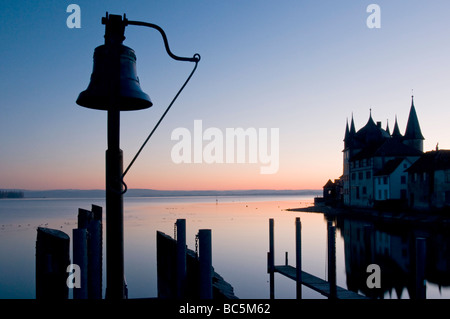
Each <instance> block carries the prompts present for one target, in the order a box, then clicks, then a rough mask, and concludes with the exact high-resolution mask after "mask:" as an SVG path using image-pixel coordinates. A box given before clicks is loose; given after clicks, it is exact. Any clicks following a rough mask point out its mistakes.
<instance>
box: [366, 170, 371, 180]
mask: <svg viewBox="0 0 450 319" xmlns="http://www.w3.org/2000/svg"><path fill="white" fill-rule="evenodd" d="M370 177H371V174H370V171H367V172H366V179H369V178H370Z"/></svg>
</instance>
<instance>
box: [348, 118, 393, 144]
mask: <svg viewBox="0 0 450 319" xmlns="http://www.w3.org/2000/svg"><path fill="white" fill-rule="evenodd" d="M389 137H390V135H389V134H388V133H387V132H386V131H385V130H384V129H382V128H381V127H379V126H378V125H377V124H375V122H374V120H373V119H372V113H371V114H370V116H369V120H368V121H367V124H366V125H364V127H362V128H361V129H360V130H359V131H358V132H356V134H355V139H356V140H357V141H359V142H360V143H362V144H363V145H370V144H372V145H373V144H379V143H382V142H383V140H384V139H386V138H389Z"/></svg>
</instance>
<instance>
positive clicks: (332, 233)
mask: <svg viewBox="0 0 450 319" xmlns="http://www.w3.org/2000/svg"><path fill="white" fill-rule="evenodd" d="M327 228H328V282H329V283H330V296H329V298H330V299H335V298H336V227H335V226H333V222H332V221H328V227H327Z"/></svg>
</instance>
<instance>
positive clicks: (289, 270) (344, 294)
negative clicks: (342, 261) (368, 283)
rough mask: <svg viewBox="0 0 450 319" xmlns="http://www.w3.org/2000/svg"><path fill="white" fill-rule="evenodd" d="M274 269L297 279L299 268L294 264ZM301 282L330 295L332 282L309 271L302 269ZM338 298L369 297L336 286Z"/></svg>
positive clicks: (327, 295) (325, 294)
mask: <svg viewBox="0 0 450 319" xmlns="http://www.w3.org/2000/svg"><path fill="white" fill-rule="evenodd" d="M274 271H275V272H277V273H280V274H281V275H283V276H286V277H288V278H290V279H292V280H295V281H297V269H295V267H292V266H286V265H281V266H275V267H274ZM301 278H302V279H301V284H302V285H304V286H306V287H308V288H311V289H312V290H315V291H317V292H319V293H320V294H322V295H324V296H326V297H328V298H329V297H330V296H331V294H330V283H329V282H328V281H325V280H323V279H321V278H319V277H316V276H314V275H311V274H310V273H307V272H305V271H302V277H301ZM336 298H337V299H368V297H365V296H363V295H360V294H358V293H356V292H353V291H350V290H347V289H344V288H342V287H339V286H336Z"/></svg>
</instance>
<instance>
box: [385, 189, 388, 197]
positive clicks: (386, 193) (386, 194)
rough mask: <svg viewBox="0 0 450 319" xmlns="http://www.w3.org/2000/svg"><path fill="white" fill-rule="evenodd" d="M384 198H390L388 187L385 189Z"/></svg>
mask: <svg viewBox="0 0 450 319" xmlns="http://www.w3.org/2000/svg"><path fill="white" fill-rule="evenodd" d="M384 198H385V199H388V191H387V189H385V190H384Z"/></svg>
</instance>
